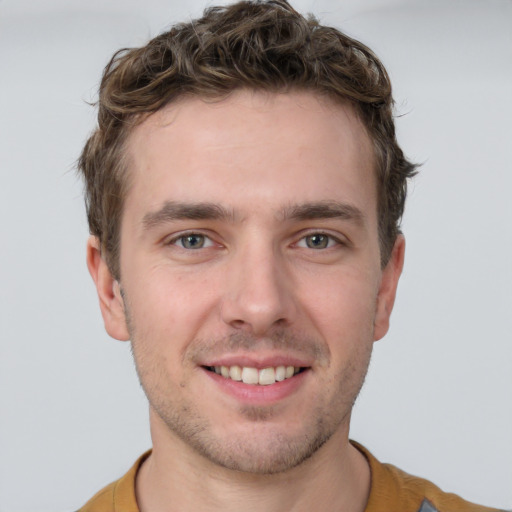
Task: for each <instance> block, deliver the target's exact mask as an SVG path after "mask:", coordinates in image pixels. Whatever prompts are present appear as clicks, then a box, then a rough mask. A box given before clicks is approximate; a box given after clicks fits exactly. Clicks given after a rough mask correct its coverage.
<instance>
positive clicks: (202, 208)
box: [142, 201, 235, 229]
mask: <svg viewBox="0 0 512 512" xmlns="http://www.w3.org/2000/svg"><path fill="white" fill-rule="evenodd" d="M234 218H235V214H234V212H233V211H230V210H228V209H226V208H224V207H223V206H220V205H219V204H215V203H182V202H178V201H166V202H165V203H164V205H163V206H162V207H161V208H160V209H158V210H156V211H154V212H149V213H146V215H144V217H143V219H142V225H143V226H144V227H145V228H146V229H149V228H154V227H156V226H159V225H161V224H165V223H166V222H172V221H175V220H230V221H233V220H234Z"/></svg>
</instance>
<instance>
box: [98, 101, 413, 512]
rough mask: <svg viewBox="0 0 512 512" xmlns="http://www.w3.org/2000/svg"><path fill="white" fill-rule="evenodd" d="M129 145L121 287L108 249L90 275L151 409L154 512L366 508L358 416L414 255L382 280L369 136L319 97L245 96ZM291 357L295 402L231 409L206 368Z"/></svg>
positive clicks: (229, 396)
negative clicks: (355, 439) (354, 416)
mask: <svg viewBox="0 0 512 512" xmlns="http://www.w3.org/2000/svg"><path fill="white" fill-rule="evenodd" d="M128 147H129V156H130V187H129V191H128V194H127V197H126V201H125V207H124V212H123V217H122V225H121V246H120V247H121V251H120V254H121V256H120V268H121V282H120V283H118V282H117V281H115V280H114V279H113V277H112V275H111V274H110V272H109V269H108V267H107V265H106V263H105V261H104V259H103V258H102V256H101V253H100V251H99V249H98V247H99V246H98V241H97V240H96V239H94V238H91V239H90V240H89V244H88V266H89V270H90V272H91V275H92V277H93V279H94V280H95V283H96V286H97V290H98V295H99V299H100V305H101V310H102V314H103V318H104V322H105V326H106V329H107V331H108V333H109V334H110V335H111V336H113V337H114V338H117V339H120V340H128V339H131V340H132V345H133V352H134V357H135V362H136V366H137V370H138V374H139V378H140V380H141V383H142V385H143V387H144V390H145V392H146V394H147V396H148V399H149V403H150V421H151V432H152V439H153V454H152V455H151V456H150V458H149V459H148V460H147V461H146V462H145V463H144V465H143V466H142V469H141V471H140V472H139V475H138V478H137V499H138V502H139V506H140V508H141V510H142V511H143V512H150V511H171V510H181V511H183V510H221V509H222V510H228V511H229V510H233V511H235V510H242V509H243V510H265V511H273V510H276V511H277V510H280V511H281V510H290V511H291V510H293V511H301V510H304V511H305V510H313V509H318V507H319V506H321V507H322V509H323V510H327V511H329V510H333V511H334V510H348V511H354V512H356V511H362V510H364V507H365V503H366V500H367V497H368V492H369V481H370V477H369V469H368V466H367V464H366V461H365V460H364V458H363V456H362V455H361V454H360V453H359V452H358V451H357V450H356V449H355V448H354V447H352V446H351V445H350V444H349V442H348V431H349V422H350V413H351V409H352V406H353V403H354V401H355V399H356V396H357V394H358V392H359V390H360V387H361V386H362V383H363V380H364V376H365V374H366V371H367V367H368V363H369V359H370V355H371V349H372V346H373V342H374V341H375V340H378V339H380V338H382V337H383V336H384V335H385V333H386V332H387V330H388V327H389V317H390V314H391V311H392V308H393V303H394V298H395V293H396V287H397V284H398V279H399V276H400V273H401V270H402V265H403V255H404V240H403V238H402V237H399V238H398V239H397V241H396V243H395V246H394V249H393V253H392V255H391V258H390V260H389V262H388V264H387V265H386V267H385V268H381V264H380V248H379V243H378V228H377V226H378V224H377V206H376V205H377V199H376V197H377V196H376V180H375V177H374V170H373V165H374V163H373V156H372V149H371V143H370V140H369V138H368V136H367V134H366V132H365V130H364V128H363V126H362V125H361V123H360V121H359V120H358V119H357V117H356V116H355V114H354V112H353V111H352V109H351V108H350V107H349V106H343V105H339V104H334V103H332V102H331V101H329V100H326V99H325V98H324V99H320V98H318V97H316V96H315V95H313V94H312V93H303V92H294V93H289V94H280V95H277V94H261V93H253V92H248V91H239V92H237V93H235V94H233V95H231V96H230V97H229V98H227V99H225V100H222V101H219V102H213V103H212V102H208V103H206V102H204V101H203V100H201V99H199V98H188V99H184V100H181V101H179V102H178V103H175V104H173V105H171V106H169V107H167V108H166V109H164V110H162V111H160V112H157V113H156V114H153V115H152V116H150V117H149V118H148V119H147V120H145V121H144V122H143V123H142V124H141V125H139V126H138V127H136V128H135V129H134V131H133V133H132V134H131V137H130V140H129V145H128ZM198 205H199V206H198ZM198 217H199V218H198ZM190 235H192V238H184V236H190ZM190 242H193V243H194V244H195V245H193V246H190V245H187V243H190ZM291 360H293V361H294V363H293V364H294V365H295V366H301V367H303V368H304V371H303V372H302V373H301V374H299V375H297V376H295V377H293V378H292V379H291V381H292V382H293V384H292V385H291V386H290V388H289V390H288V391H287V392H285V393H281V394H280V393H273V391H269V392H268V393H267V392H266V391H265V392H264V393H263V392H262V393H259V394H258V393H256V392H255V388H254V387H251V386H249V385H240V384H237V385H236V386H238V387H237V391H236V393H235V394H233V393H231V392H230V390H229V389H228V388H227V387H226V382H225V379H223V378H222V377H220V376H217V375H214V374H213V373H212V372H209V371H208V370H207V369H206V368H205V366H210V365H213V364H217V363H219V362H220V363H221V364H223V363H224V362H226V361H227V362H228V364H234V363H235V362H240V364H241V365H242V366H244V365H245V366H261V367H264V366H266V365H269V364H270V365H273V364H271V363H272V362H282V361H288V362H289V361H291ZM276 365H277V363H276ZM294 379H295V380H294ZM288 384H290V383H288ZM236 386H235V387H236ZM244 386H245V388H244ZM247 386H249V388H247ZM246 388H247V389H248V395H247V397H246V396H245V395H243V393H241V392H240V389H242V390H244V389H246ZM268 388H269V389H270V388H272V386H268ZM259 389H260V390H261V387H259ZM274 389H278V388H274ZM283 389H284V388H283ZM286 389H288V388H286ZM255 393H256V394H255Z"/></svg>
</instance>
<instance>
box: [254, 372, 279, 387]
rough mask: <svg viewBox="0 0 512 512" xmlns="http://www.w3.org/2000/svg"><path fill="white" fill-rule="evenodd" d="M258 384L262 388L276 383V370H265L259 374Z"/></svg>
mask: <svg viewBox="0 0 512 512" xmlns="http://www.w3.org/2000/svg"><path fill="white" fill-rule="evenodd" d="M258 377H259V380H258V384H259V385H260V386H268V385H269V384H275V383H276V371H275V370H274V368H263V370H260V371H259V372H258Z"/></svg>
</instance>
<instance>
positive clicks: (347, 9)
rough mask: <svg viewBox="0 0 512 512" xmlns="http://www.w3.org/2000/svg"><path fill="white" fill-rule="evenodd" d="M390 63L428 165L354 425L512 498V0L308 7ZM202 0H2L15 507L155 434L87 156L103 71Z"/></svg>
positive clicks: (491, 496)
mask: <svg viewBox="0 0 512 512" xmlns="http://www.w3.org/2000/svg"><path fill="white" fill-rule="evenodd" d="M294 5H295V6H296V7H297V8H298V9H299V10H300V11H301V12H308V11H311V12H313V13H315V14H316V15H317V16H318V17H319V18H320V19H321V21H322V22H323V23H324V24H330V25H336V26H338V27H340V28H342V29H343V30H345V31H346V32H347V33H348V34H349V35H352V36H354V37H356V38H359V39H361V40H362V41H363V42H365V43H367V44H368V45H369V46H370V47H372V48H373V49H374V50H375V51H376V53H377V54H378V55H379V56H380V57H381V59H382V60H383V61H384V63H385V64H386V66H387V67H388V69H389V72H390V75H391V78H392V81H393V83H394V88H395V89H394V90H395V97H396V102H397V105H396V107H397V114H398V115H399V116H400V117H398V119H397V125H398V134H399V139H400V141H401V143H402V146H403V148H404V149H405V152H406V154H407V155H408V156H409V157H410V158H411V159H413V160H415V161H417V162H423V164H424V165H423V167H422V169H421V174H420V175H419V176H418V177H417V178H416V180H415V182H414V185H413V186H412V187H411V188H410V196H409V203H408V206H407V210H406V215H405V219H404V223H403V229H404V232H405V235H406V238H407V257H406V266H405V271H404V275H403V277H402V280H401V284H400V287H399V296H398V300H397V304H396V309H395V312H394V315H393V319H392V328H391V331H390V333H389V334H388V336H387V337H386V338H385V339H384V340H382V341H380V342H379V343H377V345H376V347H375V352H374V357H373V361H372V364H371V367H370V372H369V375H368V378H367V382H366V384H365V387H364V389H363V392H362V394H361V396H360V399H359V401H358V403H357V405H356V407H355V411H354V416H353V424H352V431H351V437H352V438H354V439H356V440H358V441H360V442H362V443H363V444H365V445H366V446H367V447H368V448H369V449H370V450H372V451H373V452H374V454H375V455H376V456H377V457H378V458H380V459H381V460H383V461H387V462H392V463H394V464H396V465H398V466H400V467H402V468H403V469H405V470H407V471H408V472H410V473H413V474H417V475H421V476H424V477H426V478H429V479H431V480H433V481H434V482H436V483H437V484H438V485H439V486H441V487H442V488H443V489H445V490H449V491H452V492H456V493H457V494H460V495H463V496H464V497H465V498H466V499H468V500H471V501H476V502H481V503H486V504H488V505H492V506H495V507H504V508H512V464H511V460H512V428H511V425H512V396H511V395H512V336H511V330H510V323H511V319H512V315H511V309H512V258H511V253H512V201H511V191H512V156H511V155H512V151H511V146H512V130H511V122H512V99H511V98H512V94H511V93H512V2H511V1H510V0H464V1H457V0H444V1H436V0H413V1H407V2H405V1H392V0H360V1H357V0H347V1H342V0H335V1H334V0H316V1H314V0H296V1H295V2H294ZM204 6H205V4H204V1H203V0H193V1H188V2H181V1H177V0H145V1H144V2H141V1H137V0H115V1H108V0H107V1H104V0H45V1H44V2H34V1H32V0H30V1H29V0H0V130H1V131H0V172H1V181H0V230H1V231H0V244H1V246H0V247H1V250H0V273H1V280H0V283H1V285H0V312H1V313H0V314H1V321H0V344H1V345H0V351H1V353H0V414H1V418H0V420H1V422H0V510H1V511H3V512H27V511H31V512H64V511H71V510H76V509H77V508H78V507H79V506H81V505H82V504H83V503H84V502H85V501H86V500H87V499H88V498H90V497H91V496H92V494H94V493H95V492H96V491H97V490H99V489H100V488H101V487H103V486H104V485H105V484H107V483H108V482H110V481H112V480H114V479H116V478H118V477H119V476H121V474H123V473H124V472H125V471H126V470H127V469H128V468H129V467H130V466H131V464H132V463H133V461H134V460H135V459H136V458H137V457H138V455H139V454H140V453H141V452H142V451H143V450H146V449H147V448H148V447H149V446H150V439H149V430H148V420H147V404H146V400H145V397H144V395H143V393H142V391H141V389H140V387H139V384H138V381H137V378H136V375H135V371H134V367H133V363H132V361H131V355H130V347H129V344H128V343H124V344H123V343H120V342H116V341H113V340H111V339H109V338H108V336H107V335H106V334H105V332H104V330H103V325H102V321H101V318H100V314H99V308H98V305H97V299H96V295H95V290H94V288H93V285H92V282H91V280H90V278H89V275H88V273H87V270H86V266H85V241H86V237H87V234H88V231H87V226H86V222H85V213H84V207H83V201H82V187H81V184H80V182H79V181H78V179H77V178H76V176H75V173H74V162H75V159H76V158H77V156H78V154H79V153H80V150H81V147H82V145H83V143H84V141H85V139H86V137H87V135H88V134H89V133H90V131H91V130H92V128H93V126H94V122H95V111H94V109H93V108H92V107H90V106H89V105H88V104H87V102H90V101H94V100H95V98H96V91H97V86H98V82H99V78H100V74H101V71H102V68H103V66H104V65H105V64H106V62H107V60H108V59H109V57H110V56H111V54H112V53H113V52H114V51H115V50H116V49H118V48H120V47H124V46H134V45H142V44H144V43H145V42H146V41H147V39H148V38H149V37H151V36H154V35H156V34H157V33H159V32H160V31H162V30H163V29H165V28H166V27H167V26H169V24H171V23H172V22H176V21H181V20H186V19H189V18H191V17H197V16H198V15H200V14H201V11H202V8H203V7H204Z"/></svg>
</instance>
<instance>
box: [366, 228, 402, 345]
mask: <svg viewBox="0 0 512 512" xmlns="http://www.w3.org/2000/svg"><path fill="white" fill-rule="evenodd" d="M404 255H405V238H404V237H403V236H402V235H398V237H397V239H396V241H395V245H394V246H393V250H392V252H391V257H390V258H389V261H388V263H387V265H386V266H385V267H384V269H383V271H382V277H381V282H380V286H379V293H378V295H377V311H376V315H375V323H374V331H373V338H374V340H375V341H377V340H380V339H381V338H383V337H384V336H385V334H386V333H387V332H388V329H389V318H390V316H391V312H392V311H393V305H394V303H395V296H396V289H397V287H398V280H399V279H400V275H401V274H402V269H403V266H404Z"/></svg>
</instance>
